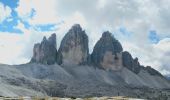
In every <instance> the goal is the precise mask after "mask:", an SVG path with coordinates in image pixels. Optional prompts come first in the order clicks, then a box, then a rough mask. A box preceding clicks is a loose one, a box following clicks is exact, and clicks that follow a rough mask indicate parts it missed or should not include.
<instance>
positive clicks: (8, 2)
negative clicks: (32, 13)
mask: <svg viewBox="0 0 170 100" xmlns="http://www.w3.org/2000/svg"><path fill="white" fill-rule="evenodd" d="M0 2H2V3H3V4H4V5H5V6H9V7H10V8H12V9H13V8H16V7H17V6H18V2H19V0H0Z"/></svg>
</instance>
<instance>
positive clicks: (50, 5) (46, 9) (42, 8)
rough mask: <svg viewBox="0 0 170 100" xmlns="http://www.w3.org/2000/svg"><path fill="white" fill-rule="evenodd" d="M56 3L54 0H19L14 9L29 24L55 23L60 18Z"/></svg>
mask: <svg viewBox="0 0 170 100" xmlns="http://www.w3.org/2000/svg"><path fill="white" fill-rule="evenodd" d="M56 5H57V4H56V0H44V1H42V0H20V1H19V4H18V7H17V8H16V11H17V12H18V15H19V17H21V18H22V19H23V20H26V21H28V22H29V23H30V24H31V25H37V24H56V23H57V22H58V21H59V19H60V18H59V16H58V15H57V12H56Z"/></svg>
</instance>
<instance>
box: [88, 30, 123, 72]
mask: <svg viewBox="0 0 170 100" xmlns="http://www.w3.org/2000/svg"><path fill="white" fill-rule="evenodd" d="M122 51H123V48H122V46H121V44H120V43H119V41H118V40H116V39H115V38H114V37H113V35H112V33H110V32H108V31H107V32H104V33H103V34H102V37H101V38H100V40H99V41H98V42H97V43H96V45H95V46H94V49H93V52H92V54H91V62H92V63H94V66H100V67H102V68H104V69H112V70H120V69H121V68H122Z"/></svg>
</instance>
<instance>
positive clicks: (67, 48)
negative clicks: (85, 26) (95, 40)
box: [57, 24, 89, 65]
mask: <svg viewBox="0 0 170 100" xmlns="http://www.w3.org/2000/svg"><path fill="white" fill-rule="evenodd" d="M88 55H89V49H88V36H87V35H86V33H85V31H84V30H82V28H81V27H80V25H79V24H75V25H73V26H72V28H71V29H70V30H69V31H68V32H67V33H66V35H65V36H64V38H63V40H62V41H61V45H60V48H59V50H58V56H57V62H58V64H75V65H80V64H85V63H87V57H88Z"/></svg>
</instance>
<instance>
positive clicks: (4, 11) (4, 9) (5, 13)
mask: <svg viewBox="0 0 170 100" xmlns="http://www.w3.org/2000/svg"><path fill="white" fill-rule="evenodd" d="M0 12H1V14H0V23H2V22H3V21H4V20H5V19H7V18H9V17H10V16H11V12H12V10H11V8H10V7H8V6H5V5H3V4H2V3H0Z"/></svg>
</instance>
